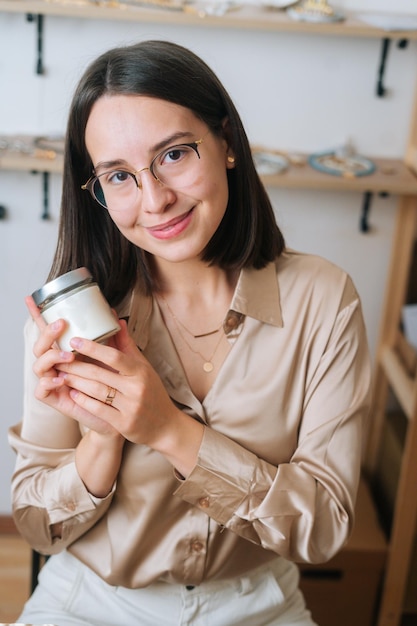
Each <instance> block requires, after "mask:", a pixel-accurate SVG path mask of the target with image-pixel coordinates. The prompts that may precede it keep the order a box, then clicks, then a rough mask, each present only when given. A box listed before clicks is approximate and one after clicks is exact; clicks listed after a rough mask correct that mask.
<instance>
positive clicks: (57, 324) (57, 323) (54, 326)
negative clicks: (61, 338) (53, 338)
mask: <svg viewBox="0 0 417 626" xmlns="http://www.w3.org/2000/svg"><path fill="white" fill-rule="evenodd" d="M60 327H61V321H60V320H55V322H52V324H51V328H52V330H59V329H60Z"/></svg>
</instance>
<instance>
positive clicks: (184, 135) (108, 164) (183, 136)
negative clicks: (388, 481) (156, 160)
mask: <svg viewBox="0 0 417 626" xmlns="http://www.w3.org/2000/svg"><path fill="white" fill-rule="evenodd" d="M194 135H195V133H192V132H190V131H178V132H176V133H173V134H172V135H169V137H166V138H165V139H162V140H161V141H159V142H158V143H156V144H154V145H153V146H152V148H151V149H150V152H153V153H155V154H158V152H160V151H161V150H163V149H164V148H169V147H170V146H175V145H180V144H181V143H184V141H185V140H187V139H191V138H192V137H194ZM115 167H126V168H127V169H129V168H130V165H129V164H128V163H127V161H125V160H124V159H112V160H111V161H100V162H99V163H97V165H96V166H94V171H95V172H97V170H99V169H103V168H104V169H106V170H107V169H109V168H115ZM132 170H133V168H132Z"/></svg>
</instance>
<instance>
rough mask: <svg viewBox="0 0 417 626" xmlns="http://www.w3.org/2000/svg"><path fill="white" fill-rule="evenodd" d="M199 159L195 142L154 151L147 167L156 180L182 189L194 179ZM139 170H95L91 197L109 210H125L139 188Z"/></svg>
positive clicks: (133, 200) (134, 198) (135, 197)
mask: <svg viewBox="0 0 417 626" xmlns="http://www.w3.org/2000/svg"><path fill="white" fill-rule="evenodd" d="M199 158H200V156H199V153H198V151H197V143H193V144H184V145H179V146H173V147H171V148H168V149H167V150H165V151H164V152H161V153H160V154H158V155H157V156H156V157H155V158H154V159H153V161H152V163H151V165H150V167H149V170H150V172H151V174H152V175H153V177H154V178H155V179H156V180H158V181H159V182H160V183H162V184H164V185H166V186H168V187H173V188H175V189H183V188H185V187H187V186H189V185H191V184H192V183H193V182H195V179H196V176H197V167H198V162H199ZM145 169H148V168H145ZM143 171H144V170H142V171H141V172H140V173H133V172H129V171H127V170H120V169H119V170H111V171H106V172H102V173H99V174H98V175H97V177H96V178H95V179H94V181H93V183H92V189H91V190H92V192H93V195H94V197H95V199H96V200H97V202H99V203H100V204H101V205H102V206H103V207H105V208H108V209H111V210H112V211H119V210H123V209H124V210H126V209H129V207H130V206H132V205H134V203H135V202H136V200H137V195H138V189H141V188H142V182H141V175H142V173H143Z"/></svg>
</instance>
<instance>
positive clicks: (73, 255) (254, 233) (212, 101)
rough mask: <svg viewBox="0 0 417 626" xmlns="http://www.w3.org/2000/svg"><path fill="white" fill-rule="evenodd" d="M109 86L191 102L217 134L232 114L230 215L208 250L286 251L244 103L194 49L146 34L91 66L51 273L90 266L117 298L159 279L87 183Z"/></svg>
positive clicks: (74, 119) (78, 110) (73, 114)
mask: <svg viewBox="0 0 417 626" xmlns="http://www.w3.org/2000/svg"><path fill="white" fill-rule="evenodd" d="M104 94H110V95H117V94H124V95H126V94H131V95H145V96H150V97H153V98H159V99H162V100H166V101H169V102H173V103H176V104H179V105H181V106H184V107H187V108H188V109H190V110H191V111H193V113H194V114H195V115H196V116H197V117H198V118H199V119H201V120H202V121H203V122H204V123H205V124H206V125H207V126H208V128H209V129H210V130H211V131H212V132H213V133H216V134H220V133H222V132H223V126H224V121H225V120H227V139H228V141H229V144H230V146H231V149H232V151H233V154H234V156H235V159H236V166H235V168H233V169H231V170H228V183H229V200H228V205H227V209H226V212H225V215H224V217H223V220H222V222H221V224H220V225H219V228H218V229H217V231H216V233H215V234H214V236H213V237H212V239H211V240H210V242H209V243H208V245H207V247H206V249H205V251H204V254H203V258H204V260H205V261H206V262H208V263H211V264H214V265H217V266H219V267H222V268H223V269H241V268H243V267H253V268H261V267H263V266H265V265H266V264H267V263H268V262H269V261H272V260H274V259H275V258H276V257H277V256H279V255H280V254H281V252H282V250H283V248H284V238H283V236H282V233H281V231H280V229H279V228H278V226H277V224H276V221H275V217H274V213H273V209H272V206H271V202H270V200H269V198H268V195H267V193H266V191H265V188H264V186H263V184H262V182H261V181H260V179H259V176H258V174H257V172H256V170H255V167H254V164H253V160H252V155H251V150H250V146H249V142H248V139H247V136H246V133H245V130H244V128H243V125H242V122H241V119H240V117H239V114H238V112H237V111H236V108H235V106H234V104H233V102H232V100H231V98H230V96H229V95H228V93H227V92H226V90H225V89H224V87H223V85H222V84H221V83H220V81H219V79H218V78H217V77H216V75H215V74H214V73H213V72H212V70H211V69H210V68H209V67H208V66H207V65H206V63H204V61H202V60H201V59H200V58H199V57H198V56H196V55H195V54H194V53H193V52H191V51H190V50H187V49H186V48H183V47H182V46H179V45H177V44H174V43H170V42H167V41H144V42H141V43H138V44H136V45H132V46H128V47H121V48H115V49H113V50H109V51H108V52H106V53H104V54H102V55H101V56H100V57H99V58H98V59H97V60H96V61H94V62H93V63H92V64H91V65H90V66H89V67H88V68H87V70H86V72H85V73H84V75H83V77H82V78H81V80H80V82H79V84H78V87H77V89H76V91H75V94H74V97H73V101H72V104H71V107H70V113H69V119H68V127H67V136H66V146H65V158H64V176H63V192H62V205H61V217H60V226H59V235H58V243H57V249H56V252H55V257H54V260H53V264H52V268H51V271H50V276H49V278H50V279H51V278H54V277H56V276H58V275H60V274H62V273H64V272H67V271H69V270H72V269H75V268H77V267H80V266H83V265H84V266H86V267H88V268H89V269H90V271H91V272H92V274H93V276H94V278H95V280H96V281H97V282H98V283H99V285H100V287H101V289H102V290H103V292H104V294H105V296H106V297H107V299H108V300H109V302H110V303H111V305H112V306H116V305H117V304H118V303H119V302H120V301H121V300H122V299H123V298H124V297H125V296H126V295H127V293H128V292H129V290H130V289H131V288H132V286H133V285H134V284H135V282H136V281H137V280H138V279H139V281H140V284H141V287H142V289H143V290H144V292H147V293H150V292H151V291H152V289H153V287H154V284H153V280H152V273H151V264H150V259H149V255H148V253H146V252H145V251H143V250H141V249H140V248H138V247H137V246H135V245H133V244H132V243H130V242H129V241H128V240H127V239H126V238H125V237H124V236H123V235H122V234H121V233H120V232H119V230H118V229H117V227H116V226H115V224H114V223H113V221H112V220H111V218H110V216H109V214H108V213H107V211H106V210H104V209H103V208H102V207H100V206H99V205H98V204H97V202H95V201H94V200H93V198H92V197H91V196H90V194H89V193H87V192H86V191H83V190H82V189H81V185H82V184H83V183H84V182H85V181H86V180H87V179H88V178H89V176H90V175H91V172H92V163H91V159H90V157H89V155H88V152H87V149H86V145H85V128H86V125H87V120H88V118H89V115H90V112H91V109H92V107H93V105H94V103H95V102H96V101H97V100H98V99H99V98H101V97H102V96H103V95H104Z"/></svg>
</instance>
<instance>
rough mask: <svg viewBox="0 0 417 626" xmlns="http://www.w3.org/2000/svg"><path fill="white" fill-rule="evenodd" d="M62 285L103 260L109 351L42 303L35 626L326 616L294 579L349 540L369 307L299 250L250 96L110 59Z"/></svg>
mask: <svg viewBox="0 0 417 626" xmlns="http://www.w3.org/2000/svg"><path fill="white" fill-rule="evenodd" d="M63 180H64V186H63V198H62V210H61V223H60V231H59V239H58V246H57V251H56V254H55V258H54V262H53V265H52V269H51V272H50V277H49V278H54V277H56V276H58V275H60V274H62V273H64V272H66V271H69V270H71V269H74V268H77V267H80V266H86V267H88V268H89V269H90V271H91V272H92V274H93V275H94V277H95V279H96V280H97V282H98V283H99V285H100V286H101V288H102V290H103V292H104V294H105V295H106V297H107V298H108V300H109V302H110V303H111V305H112V306H113V307H114V308H115V309H116V310H117V314H118V317H119V318H120V319H121V322H120V323H121V330H120V332H119V333H118V334H117V335H116V336H115V337H114V338H112V339H111V340H110V341H109V343H108V345H101V344H98V343H94V342H91V341H88V340H86V339H83V338H82V337H74V338H73V339H72V348H73V349H74V351H76V354H77V356H75V352H65V351H61V350H59V349H58V348H57V344H56V340H57V339H58V338H59V336H60V334H61V333H62V332H63V330H64V329H65V320H59V321H57V322H55V323H53V324H50V325H46V324H45V323H44V322H43V320H42V319H41V317H40V314H39V311H38V310H37V308H36V306H35V305H34V303H33V300H32V299H31V298H28V299H27V303H28V307H29V311H30V313H31V316H32V318H33V321H30V322H28V324H27V327H26V346H27V348H26V391H25V407H24V417H23V421H22V424H20V425H18V426H16V427H15V428H14V429H12V430H11V432H10V442H11V445H12V446H13V448H14V449H15V450H16V451H17V454H18V456H17V465H16V470H15V473H14V476H13V485H12V491H13V509H14V518H15V521H16V524H17V526H18V528H19V530H20V532H21V533H22V535H23V536H24V537H25V538H26V539H27V541H28V542H29V543H30V544H31V545H32V546H33V547H34V548H36V549H37V550H39V551H41V552H43V553H46V554H52V555H54V556H52V558H50V559H49V560H48V562H47V564H46V566H45V567H44V568H43V570H42V572H41V575H40V582H39V584H38V587H37V589H36V590H35V592H34V594H33V596H32V598H31V599H30V600H29V601H28V603H27V605H26V607H25V609H24V611H23V614H22V615H21V616H20V621H26V622H30V621H31V622H40V621H48V622H53V623H56V624H59V626H66V625H69V624H77V625H78V626H80V625H99V626H105V625H113V624H115V625H118V626H120V625H121V624H123V625H124V626H128V625H132V626H136V625H138V624H139V625H144V626H148V625H149V626H150V625H158V626H160V625H161V624H164V625H165V624H166V625H171V624H172V625H174V624H175V625H179V624H193V625H199V624H207V625H211V626H223V625H224V626H232V625H234V624H236V625H239V626H243V625H245V624H247V625H250V626H260V625H278V624H280V625H284V624H285V625H286V624H298V625H299V626H311V624H313V623H314V622H313V621H312V618H311V616H310V614H309V612H308V610H307V609H306V608H305V604H304V600H303V598H302V595H301V593H300V592H299V590H298V573H297V567H296V565H295V564H294V562H297V561H298V562H300V561H307V562H315V563H318V562H320V561H325V560H327V559H329V558H330V557H332V556H333V555H334V554H335V553H336V552H337V551H338V550H339V549H340V548H341V547H342V545H343V544H344V543H345V541H346V539H347V538H348V536H349V533H350V531H351V529H352V524H353V517H354V504H355V495H356V489H357V485H358V478H359V472H360V448H361V446H360V436H361V428H362V422H363V418H364V416H365V414H366V411H367V407H368V401H369V397H368V396H369V378H370V366H369V357H368V351H367V347H366V337H365V330H364V324H363V319H362V313H361V306H360V302H359V298H358V295H357V293H356V291H355V289H354V287H353V285H352V282H351V280H350V278H349V277H348V276H347V275H346V274H345V273H344V272H343V271H342V270H340V269H339V268H337V267H335V266H334V265H332V264H330V263H328V262H327V261H324V260H323V259H320V258H317V257H313V256H308V255H303V254H299V253H296V252H294V251H291V250H287V249H286V248H285V245H284V239H283V236H282V234H281V232H280V230H279V228H278V226H277V225H276V223H275V219H274V214H273V211H272V207H271V204H270V201H269V199H268V197H267V194H266V192H265V190H264V188H263V186H262V184H261V182H260V180H259V177H258V175H257V173H256V171H255V168H254V164H253V161H252V157H251V152H250V147H249V144H248V140H247V137H246V135H245V132H244V129H243V127H242V124H241V121H240V118H239V116H238V113H237V111H236V109H235V107H234V106H233V104H232V102H231V100H230V97H229V96H228V94H227V93H226V91H225V90H224V88H223V86H222V85H221V84H220V82H219V81H218V79H217V78H216V77H215V76H214V75H213V73H212V71H211V70H210V69H209V68H208V67H207V66H206V65H205V63H203V61H202V60H201V59H199V58H198V57H196V56H195V55H194V54H193V53H192V52H190V51H189V50H186V49H184V48H182V47H180V46H178V45H175V44H172V43H168V42H160V41H148V42H143V43H140V44H138V45H134V46H131V47H126V48H120V49H115V50H111V51H109V52H107V53H105V54H103V55H102V56H101V57H100V58H98V59H97V60H96V61H95V62H94V63H92V65H91V66H90V67H89V68H88V69H87V71H86V73H85V75H84V76H83V78H82V79H81V82H80V83H79V86H78V88H77V90H76V93H75V96H74V99H73V102H72V106H71V110H70V115H69V122H68V132H67V140H66V154H65V167H64V179H63Z"/></svg>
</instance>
